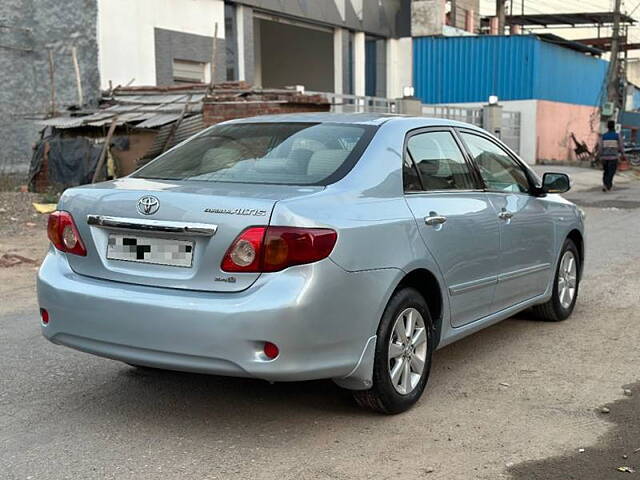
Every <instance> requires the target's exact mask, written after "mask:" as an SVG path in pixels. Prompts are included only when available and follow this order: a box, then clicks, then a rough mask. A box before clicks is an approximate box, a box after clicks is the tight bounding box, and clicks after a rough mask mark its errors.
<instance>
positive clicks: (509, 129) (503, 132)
mask: <svg viewBox="0 0 640 480" xmlns="http://www.w3.org/2000/svg"><path fill="white" fill-rule="evenodd" d="M422 114H423V115H424V116H425V117H434V118H446V119H448V120H455V121H458V122H465V123H470V124H472V125H475V126H477V127H480V128H484V122H483V118H482V107H456V106H451V105H423V106H422ZM499 137H500V140H502V141H503V142H504V143H505V144H507V146H508V147H509V148H510V149H511V150H513V151H514V152H516V153H517V154H518V155H519V154H520V112H506V111H503V112H502V125H501V129H500V136H499Z"/></svg>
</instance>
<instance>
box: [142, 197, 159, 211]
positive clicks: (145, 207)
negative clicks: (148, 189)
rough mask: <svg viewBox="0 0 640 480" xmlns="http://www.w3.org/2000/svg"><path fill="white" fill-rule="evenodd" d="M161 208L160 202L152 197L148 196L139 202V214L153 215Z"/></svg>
mask: <svg viewBox="0 0 640 480" xmlns="http://www.w3.org/2000/svg"><path fill="white" fill-rule="evenodd" d="M159 208H160V200H158V199H157V198H156V197H153V196H151V195H147V196H145V197H142V198H141V199H140V200H138V212H140V213H141V214H142V215H153V214H154V213H156V212H157V211H158V209H159Z"/></svg>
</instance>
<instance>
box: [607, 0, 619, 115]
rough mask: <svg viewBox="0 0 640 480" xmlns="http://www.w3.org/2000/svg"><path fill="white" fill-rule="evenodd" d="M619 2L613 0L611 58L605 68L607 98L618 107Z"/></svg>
mask: <svg viewBox="0 0 640 480" xmlns="http://www.w3.org/2000/svg"><path fill="white" fill-rule="evenodd" d="M620 4H621V0H615V7H614V10H613V31H612V33H611V58H610V59H609V69H608V70H607V100H608V101H609V102H613V104H614V105H615V106H616V107H618V106H619V105H620V101H619V100H620V98H619V93H620V92H619V89H620V80H621V79H620V65H619V56H620Z"/></svg>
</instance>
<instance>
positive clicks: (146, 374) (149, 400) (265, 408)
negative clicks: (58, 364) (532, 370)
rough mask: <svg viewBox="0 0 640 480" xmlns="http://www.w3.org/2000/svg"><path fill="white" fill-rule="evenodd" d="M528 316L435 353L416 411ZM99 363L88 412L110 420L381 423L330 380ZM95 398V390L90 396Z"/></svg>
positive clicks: (530, 326)
mask: <svg viewBox="0 0 640 480" xmlns="http://www.w3.org/2000/svg"><path fill="white" fill-rule="evenodd" d="M527 318H528V317H527V316H526V315H525V316H524V317H523V316H520V317H516V318H514V319H510V320H506V321H504V322H501V323H499V324H497V325H494V326H492V327H490V328H487V329H485V330H483V331H481V332H478V333H476V334H474V335H472V336H470V337H467V338H465V339H463V340H461V341H459V342H456V343H454V344H452V345H450V346H447V347H446V348H444V349H442V350H439V351H437V352H436V353H435V354H434V365H433V369H432V373H431V380H430V385H429V386H428V391H427V392H426V393H427V394H426V395H424V396H423V399H422V401H421V402H420V403H419V404H418V405H417V406H416V407H415V408H414V410H415V409H419V408H421V406H422V407H425V406H427V407H426V408H428V404H429V402H430V397H432V396H433V395H436V396H437V395H439V392H440V389H441V388H443V387H444V388H447V386H451V385H452V384H455V383H456V382H458V381H459V379H460V378H462V377H463V376H464V374H465V370H466V369H469V366H470V361H471V360H473V362H471V363H472V364H475V365H482V364H483V363H489V364H490V363H491V362H492V361H493V359H491V358H489V357H495V355H496V348H497V349H499V348H500V346H501V345H502V344H507V343H509V342H513V341H515V340H517V339H518V338H526V337H528V336H531V335H532V334H533V332H535V331H536V330H537V329H538V328H539V326H540V323H539V322H532V321H528V320H526V319H527ZM523 320H524V321H523ZM97 360H98V361H99V363H100V368H104V367H105V366H106V365H107V364H108V365H113V366H115V365H117V366H115V368H114V367H113V366H112V367H111V368H110V369H109V371H108V373H107V372H103V373H104V374H105V375H106V376H107V378H102V379H101V382H100V383H101V385H102V387H103V388H104V391H102V392H100V395H101V396H102V398H105V399H106V398H108V401H107V400H101V399H98V398H96V400H97V402H98V404H97V405H95V407H92V408H90V409H91V410H95V411H94V412H92V413H93V414H97V415H105V416H108V417H109V419H110V421H113V420H114V418H117V417H118V416H121V417H122V418H124V419H126V418H136V419H143V418H146V420H147V421H151V422H153V421H155V420H162V421H167V418H168V417H169V416H171V417H175V419H176V421H177V422H179V421H180V418H181V417H182V419H183V420H184V419H185V418H186V417H188V418H190V419H194V420H195V419H198V418H200V419H205V418H206V419H207V420H208V421H210V422H216V420H220V421H221V422H223V423H234V424H241V423H243V422H246V421H248V420H249V419H250V420H251V421H256V420H260V419H262V420H264V421H276V420H278V419H289V420H291V419H295V418H300V419H303V418H306V419H308V418H309V414H310V413H312V414H313V417H314V418H318V417H323V416H324V417H326V416H330V417H335V416H343V417H345V418H346V417H349V418H360V417H362V418H367V419H370V418H371V417H372V416H373V417H379V418H381V419H382V418H385V417H382V416H379V415H376V414H374V413H372V412H368V411H366V410H362V409H360V408H359V407H357V406H356V404H355V402H354V401H353V399H352V397H351V394H350V392H348V391H345V390H343V389H340V388H339V387H338V386H336V385H335V384H334V383H333V382H331V381H329V380H324V381H308V382H293V383H275V384H269V383H268V382H265V381H261V380H255V379H246V378H233V377H221V376H211V375H202V374H193V373H183V372H173V371H166V370H156V369H148V368H135V367H130V366H127V365H125V364H117V363H113V362H111V361H106V360H102V359H97ZM92 370H93V368H92ZM87 373H89V372H87ZM101 375H102V373H101ZM94 395H95V396H97V395H98V392H95V393H92V394H91V395H90V396H91V397H94ZM70 401H73V400H71V399H70ZM84 401H85V402H86V398H85V399H84ZM150 406H151V407H150Z"/></svg>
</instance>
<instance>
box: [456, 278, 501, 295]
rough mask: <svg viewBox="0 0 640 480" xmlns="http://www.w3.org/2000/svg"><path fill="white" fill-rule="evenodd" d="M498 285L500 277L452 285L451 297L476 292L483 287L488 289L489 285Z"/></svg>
mask: <svg viewBox="0 0 640 480" xmlns="http://www.w3.org/2000/svg"><path fill="white" fill-rule="evenodd" d="M496 283H498V277H497V276H493V277H487V278H480V279H478V280H472V281H471V282H465V283H459V284H458V285H452V286H450V287H449V293H450V294H451V295H460V294H461V293H467V292H470V291H471V290H476V289H478V288H482V287H488V286H489V285H495V284H496Z"/></svg>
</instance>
